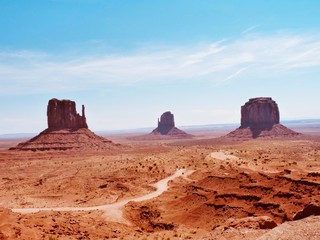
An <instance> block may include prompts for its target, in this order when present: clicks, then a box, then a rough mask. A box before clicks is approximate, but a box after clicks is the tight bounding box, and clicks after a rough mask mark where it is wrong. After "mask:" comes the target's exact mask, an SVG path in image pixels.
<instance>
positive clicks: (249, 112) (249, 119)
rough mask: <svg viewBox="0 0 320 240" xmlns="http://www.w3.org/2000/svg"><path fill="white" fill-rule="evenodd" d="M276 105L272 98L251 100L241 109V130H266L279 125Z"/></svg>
mask: <svg viewBox="0 0 320 240" xmlns="http://www.w3.org/2000/svg"><path fill="white" fill-rule="evenodd" d="M279 118H280V115H279V109H278V105H277V103H276V102H275V101H273V100H272V98H264V97H259V98H251V99H249V101H248V102H246V103H245V105H243V106H242V107H241V128H247V127H250V128H261V129H268V128H271V127H272V126H273V125H274V124H278V123H279Z"/></svg>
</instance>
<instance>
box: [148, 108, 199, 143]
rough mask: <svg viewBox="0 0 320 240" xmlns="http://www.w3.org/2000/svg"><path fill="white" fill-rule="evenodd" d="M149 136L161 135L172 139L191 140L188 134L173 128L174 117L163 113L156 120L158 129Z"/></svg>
mask: <svg viewBox="0 0 320 240" xmlns="http://www.w3.org/2000/svg"><path fill="white" fill-rule="evenodd" d="M150 135H156V136H157V135H162V136H168V137H173V138H192V137H193V136H192V135H191V134H188V133H186V132H184V131H182V130H180V129H179V128H177V127H176V126H175V123H174V115H173V114H172V113H171V112H165V113H163V114H162V115H161V117H160V119H158V127H157V128H155V129H154V130H153V131H152V132H151V133H150Z"/></svg>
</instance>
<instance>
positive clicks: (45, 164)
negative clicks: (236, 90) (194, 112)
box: [0, 129, 320, 240]
mask: <svg viewBox="0 0 320 240" xmlns="http://www.w3.org/2000/svg"><path fill="white" fill-rule="evenodd" d="M310 133H312V134H310ZM192 134H193V135H194V136H195V137H194V138H193V139H186V140H182V139H173V140H169V139H161V140H152V141H151V140H146V141H142V140H141V141H134V140H130V138H128V137H127V136H126V135H118V136H117V135H114V136H112V137H111V140H113V142H115V143H118V144H119V148H117V149H113V150H109V151H107V150H105V151H96V150H92V151H90V150H86V151H69V150H65V151H18V150H14V151H13V150H8V147H10V146H15V145H16V144H17V143H18V142H20V141H21V140H19V139H16V140H12V139H11V140H5V139H2V140H1V151H0V166H1V172H0V181H1V184H0V239H48V240H49V239H51V240H52V239H320V230H319V229H320V226H319V222H320V221H319V220H320V217H319V216H302V217H301V218H302V219H300V220H296V219H299V217H297V214H298V213H299V212H300V215H301V211H302V210H303V209H305V208H306V207H307V206H310V204H312V206H319V204H320V203H319V201H320V171H319V170H320V161H319V159H320V134H319V133H318V132H312V129H309V130H308V131H307V134H303V135H299V136H295V137H291V138H288V137H287V138H263V139H251V140H241V139H240V140H239V139H231V138H225V137H222V136H223V135H224V132H223V131H219V132H215V131H211V132H204V131H203V132H194V133H192ZM177 170H178V171H180V172H178V173H177ZM175 173H176V175H174V174H175ZM168 177H169V179H167V182H162V187H160V185H161V184H160V185H159V184H158V186H157V185H155V184H156V183H157V182H158V183H159V181H161V180H163V179H164V180H165V179H166V178H168ZM170 177H171V178H170ZM161 188H162V189H161ZM156 191H158V194H155V195H154V196H152V195H150V194H152V193H155V192H156ZM143 196H147V197H146V198H145V199H143ZM148 196H149V197H148ZM141 197H142V199H141ZM139 198H140V199H139ZM121 202H122V203H123V204H122V205H121V204H120V205H119V204H118V205H117V203H121ZM101 206H104V207H101ZM23 210H25V211H23ZM316 211H318V210H317V209H316ZM298 215H299V214H298ZM302 215H303V214H302ZM307 215H310V214H307ZM305 217H306V218H305ZM293 219H295V221H293ZM281 227H282V228H284V229H282V230H281ZM279 228H280V230H278V231H277V229H279Z"/></svg>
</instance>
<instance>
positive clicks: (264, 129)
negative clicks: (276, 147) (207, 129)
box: [227, 97, 299, 138]
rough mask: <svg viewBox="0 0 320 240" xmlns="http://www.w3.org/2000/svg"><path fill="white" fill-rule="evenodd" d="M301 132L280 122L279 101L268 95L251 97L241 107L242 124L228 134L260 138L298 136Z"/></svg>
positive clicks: (235, 136) (230, 135)
mask: <svg viewBox="0 0 320 240" xmlns="http://www.w3.org/2000/svg"><path fill="white" fill-rule="evenodd" d="M296 135H299V133H297V132H295V131H293V130H291V129H289V128H287V127H285V126H283V125H281V124H280V113H279V108H278V105H277V103H276V102H275V101H274V100H272V98H268V97H259V98H251V99H249V101H248V102H246V103H245V105H243V106H242V107H241V126H240V127H239V128H237V129H236V130H235V131H232V132H231V133H229V134H228V135H227V136H228V137H233V138H258V137H282V136H296Z"/></svg>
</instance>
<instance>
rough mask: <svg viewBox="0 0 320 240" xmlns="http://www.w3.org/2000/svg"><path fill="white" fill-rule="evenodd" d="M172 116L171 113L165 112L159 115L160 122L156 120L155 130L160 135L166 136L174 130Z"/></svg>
mask: <svg viewBox="0 0 320 240" xmlns="http://www.w3.org/2000/svg"><path fill="white" fill-rule="evenodd" d="M174 127H175V126H174V116H173V114H172V113H171V112H165V113H163V114H162V115H161V117H160V120H159V119H158V127H157V130H158V131H159V132H160V133H161V134H162V135H165V134H168V132H169V131H170V130H171V129H172V128H174Z"/></svg>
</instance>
